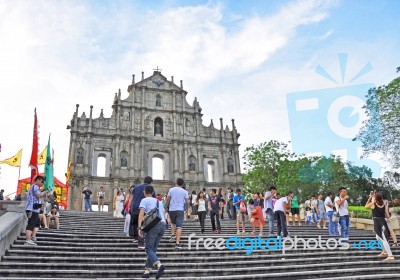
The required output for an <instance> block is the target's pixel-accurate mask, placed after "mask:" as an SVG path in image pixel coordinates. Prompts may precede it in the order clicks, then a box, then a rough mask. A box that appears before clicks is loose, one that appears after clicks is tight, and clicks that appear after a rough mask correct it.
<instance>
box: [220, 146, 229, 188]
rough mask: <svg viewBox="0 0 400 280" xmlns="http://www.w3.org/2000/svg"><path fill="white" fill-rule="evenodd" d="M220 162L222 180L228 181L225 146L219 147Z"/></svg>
mask: <svg viewBox="0 0 400 280" xmlns="http://www.w3.org/2000/svg"><path fill="white" fill-rule="evenodd" d="M220 150H221V158H222V160H221V162H222V167H221V174H222V177H221V178H222V181H224V182H229V175H228V166H227V161H226V156H225V155H226V148H225V146H222V147H221V149H220Z"/></svg>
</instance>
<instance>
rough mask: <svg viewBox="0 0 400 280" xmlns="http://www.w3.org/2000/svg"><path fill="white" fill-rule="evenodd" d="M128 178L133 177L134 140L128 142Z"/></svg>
mask: <svg viewBox="0 0 400 280" xmlns="http://www.w3.org/2000/svg"><path fill="white" fill-rule="evenodd" d="M130 155H131V156H130V161H129V177H132V178H134V177H135V140H134V139H132V140H131V141H130Z"/></svg>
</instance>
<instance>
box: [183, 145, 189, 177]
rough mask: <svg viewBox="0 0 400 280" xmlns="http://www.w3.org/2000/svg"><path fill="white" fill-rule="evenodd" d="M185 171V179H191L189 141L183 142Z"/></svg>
mask: <svg viewBox="0 0 400 280" xmlns="http://www.w3.org/2000/svg"><path fill="white" fill-rule="evenodd" d="M183 145H184V146H183V157H184V158H183V172H184V179H185V180H187V179H189V162H188V143H187V142H185V143H184V144H183Z"/></svg>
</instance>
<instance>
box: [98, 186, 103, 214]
mask: <svg viewBox="0 0 400 280" xmlns="http://www.w3.org/2000/svg"><path fill="white" fill-rule="evenodd" d="M104 195H105V192H104V188H103V187H100V191H98V192H97V207H98V209H99V211H103V209H104Z"/></svg>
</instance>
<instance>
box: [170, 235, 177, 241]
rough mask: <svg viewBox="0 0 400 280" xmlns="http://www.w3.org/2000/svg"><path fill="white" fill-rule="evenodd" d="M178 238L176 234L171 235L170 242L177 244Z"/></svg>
mask: <svg viewBox="0 0 400 280" xmlns="http://www.w3.org/2000/svg"><path fill="white" fill-rule="evenodd" d="M175 239H176V236H175V234H173V235H171V238H170V239H169V242H175Z"/></svg>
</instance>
